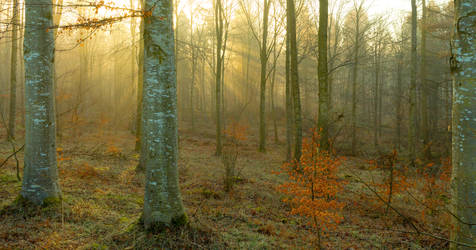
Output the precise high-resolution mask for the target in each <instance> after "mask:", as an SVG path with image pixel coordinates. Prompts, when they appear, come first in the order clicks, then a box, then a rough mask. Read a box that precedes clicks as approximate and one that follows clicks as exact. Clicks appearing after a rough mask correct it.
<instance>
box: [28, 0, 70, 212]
mask: <svg viewBox="0 0 476 250" xmlns="http://www.w3.org/2000/svg"><path fill="white" fill-rule="evenodd" d="M25 7H26V12H25V15H26V25H25V37H24V48H23V49H24V59H25V77H26V79H25V80H26V82H25V85H26V93H25V98H26V119H25V120H26V136H25V169H24V173H23V183H22V189H21V196H22V197H23V198H25V199H27V200H29V201H31V202H33V203H35V204H43V203H44V202H45V201H49V200H50V199H57V198H59V197H60V196H61V191H60V187H59V183H58V169H57V166H56V134H55V128H56V124H55V91H54V84H53V82H54V74H53V72H54V54H55V40H54V34H53V31H47V30H48V29H49V28H50V27H51V26H53V16H52V15H53V11H52V5H51V1H49V0H26V2H25Z"/></svg>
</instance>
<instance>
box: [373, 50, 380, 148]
mask: <svg viewBox="0 0 476 250" xmlns="http://www.w3.org/2000/svg"><path fill="white" fill-rule="evenodd" d="M379 43H380V41H377V42H376V43H375V52H374V53H375V54H374V60H375V86H374V147H375V149H377V147H378V130H379V122H378V121H379V117H378V113H379V99H380V98H379V94H380V55H379V49H380V48H379Z"/></svg>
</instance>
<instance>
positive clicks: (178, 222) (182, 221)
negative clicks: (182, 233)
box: [172, 213, 188, 227]
mask: <svg viewBox="0 0 476 250" xmlns="http://www.w3.org/2000/svg"><path fill="white" fill-rule="evenodd" d="M187 223H188V217H187V215H186V214H185V213H184V214H182V215H180V216H178V217H175V218H173V219H172V226H173V227H182V226H185V225H186V224H187Z"/></svg>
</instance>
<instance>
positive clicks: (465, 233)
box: [450, 0, 476, 249]
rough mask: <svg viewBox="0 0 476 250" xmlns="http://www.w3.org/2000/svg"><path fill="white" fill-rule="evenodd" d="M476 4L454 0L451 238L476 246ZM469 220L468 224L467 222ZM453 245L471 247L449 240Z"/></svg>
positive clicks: (460, 247)
mask: <svg viewBox="0 0 476 250" xmlns="http://www.w3.org/2000/svg"><path fill="white" fill-rule="evenodd" d="M475 9H476V4H475V2H474V1H473V0H456V1H455V21H456V22H455V29H456V30H455V34H454V41H453V44H454V47H453V52H452V53H453V59H454V60H452V61H453V62H454V63H453V65H452V71H453V78H454V82H453V93H454V94H453V119H452V120H453V126H452V128H453V173H452V180H451V186H452V191H453V196H452V198H453V202H452V206H453V208H452V209H453V213H454V214H455V215H456V217H457V218H458V219H456V218H454V220H453V227H452V228H453V230H452V233H451V239H452V240H454V241H456V242H461V243H466V244H468V245H472V246H473V247H476V213H475V207H474V206H475V204H476V182H475V180H476V166H475V163H476V154H475V152H476V134H475V133H474V128H476V116H475V114H474V111H475V110H476V71H475V69H476V43H475V41H476V35H475V34H476V27H475V23H476V15H475ZM465 223H467V224H465ZM450 249H470V248H469V247H462V246H458V245H456V244H455V243H451V244H450Z"/></svg>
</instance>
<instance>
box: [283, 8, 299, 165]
mask: <svg viewBox="0 0 476 250" xmlns="http://www.w3.org/2000/svg"><path fill="white" fill-rule="evenodd" d="M286 10H287V11H286V12H287V32H289V45H290V59H291V69H290V73H291V79H290V80H291V94H292V100H293V109H294V136H295V137H294V139H295V141H294V143H295V144H294V160H297V161H299V160H300V159H301V153H302V117H301V94H300V91H299V72H298V57H297V53H298V51H297V50H298V48H297V39H296V8H295V4H294V0H287V9H286Z"/></svg>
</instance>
